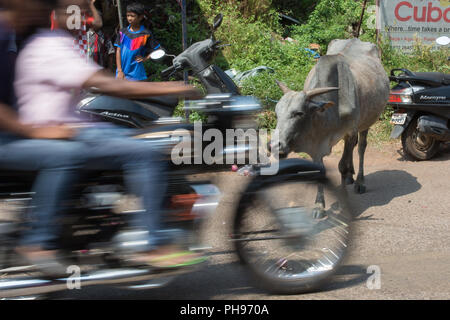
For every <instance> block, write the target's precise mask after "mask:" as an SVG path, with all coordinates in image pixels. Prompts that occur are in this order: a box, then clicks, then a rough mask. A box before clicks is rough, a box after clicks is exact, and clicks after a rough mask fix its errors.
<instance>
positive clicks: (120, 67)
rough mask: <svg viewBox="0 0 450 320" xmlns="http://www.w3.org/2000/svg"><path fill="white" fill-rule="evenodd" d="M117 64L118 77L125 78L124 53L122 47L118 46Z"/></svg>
mask: <svg viewBox="0 0 450 320" xmlns="http://www.w3.org/2000/svg"><path fill="white" fill-rule="evenodd" d="M116 64H117V78H119V79H125V74H124V73H123V70H122V55H121V50H120V47H117V50H116Z"/></svg>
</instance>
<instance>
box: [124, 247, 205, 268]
mask: <svg viewBox="0 0 450 320" xmlns="http://www.w3.org/2000/svg"><path fill="white" fill-rule="evenodd" d="M128 261H130V262H132V263H133V264H135V265H136V264H139V265H145V266H150V267H152V268H155V269H173V268H181V267H188V266H192V265H195V264H199V263H202V262H204V261H206V257H203V256H200V255H199V254H197V253H194V252H192V251H181V250H170V251H169V252H166V253H163V252H162V253H161V254H155V252H154V251H150V252H147V253H142V254H138V255H135V256H134V257H133V258H131V260H128Z"/></svg>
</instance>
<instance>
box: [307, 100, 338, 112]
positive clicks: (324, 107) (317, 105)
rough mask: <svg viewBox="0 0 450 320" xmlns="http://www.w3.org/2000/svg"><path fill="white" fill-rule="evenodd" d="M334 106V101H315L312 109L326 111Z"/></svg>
mask: <svg viewBox="0 0 450 320" xmlns="http://www.w3.org/2000/svg"><path fill="white" fill-rule="evenodd" d="M332 106H334V102H333V101H327V102H314V103H313V104H312V106H311V109H312V111H314V112H325V111H326V110H327V109H328V108H331V107H332Z"/></svg>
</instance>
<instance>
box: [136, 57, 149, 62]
mask: <svg viewBox="0 0 450 320" xmlns="http://www.w3.org/2000/svg"><path fill="white" fill-rule="evenodd" d="M134 60H136V62H139V63H141V62H144V61H147V60H148V59H147V58H144V57H142V56H136V58H135V59H134Z"/></svg>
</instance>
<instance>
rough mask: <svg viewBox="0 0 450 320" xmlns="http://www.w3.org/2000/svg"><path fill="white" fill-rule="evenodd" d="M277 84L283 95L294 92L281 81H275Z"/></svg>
mask: <svg viewBox="0 0 450 320" xmlns="http://www.w3.org/2000/svg"><path fill="white" fill-rule="evenodd" d="M275 82H276V83H277V85H278V86H279V87H280V89H281V91H283V93H288V92H291V91H292V90H291V89H289V88H288V86H287V85H286V84H284V83H283V82H281V81H278V80H275Z"/></svg>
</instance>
